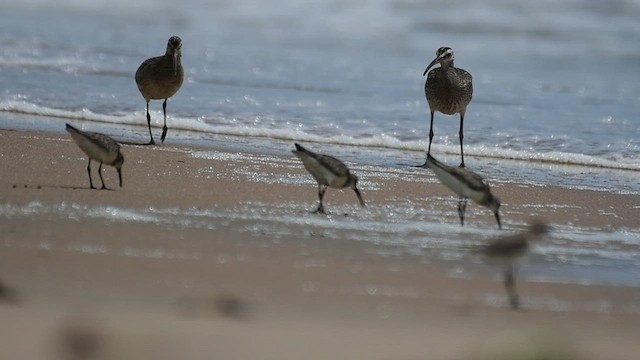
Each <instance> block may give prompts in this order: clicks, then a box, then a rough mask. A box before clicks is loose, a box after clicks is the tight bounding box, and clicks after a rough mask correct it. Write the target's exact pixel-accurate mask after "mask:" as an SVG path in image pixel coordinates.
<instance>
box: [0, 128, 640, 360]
mask: <svg viewBox="0 0 640 360" xmlns="http://www.w3.org/2000/svg"><path fill="white" fill-rule="evenodd" d="M0 148H1V150H2V151H1V152H0V168H1V169H2V171H3V174H2V176H1V177H0V205H2V206H9V205H11V206H18V207H20V206H21V207H22V208H23V209H24V208H29V207H28V206H27V205H29V204H38V206H40V205H43V206H47V205H50V206H58V207H60V206H61V204H64V206H69V207H70V208H73V207H74V206H75V207H78V206H84V205H86V206H88V207H89V208H90V207H91V206H98V205H100V206H112V207H113V208H114V209H120V208H124V209H140V208H148V207H155V208H172V209H178V211H179V210H180V209H193V208H196V209H198V208H205V209H207V208H212V207H215V208H219V209H226V208H229V209H236V208H245V207H247V206H249V207H250V204H252V203H257V202H259V203H260V204H263V205H264V204H267V205H266V206H269V204H273V206H277V205H278V204H281V203H291V202H297V203H300V204H304V205H305V206H308V208H309V210H311V209H313V208H314V207H315V206H316V201H317V198H316V196H317V192H316V188H315V186H310V185H309V184H304V185H300V184H290V183H277V182H275V183H274V182H260V181H252V180H251V179H250V177H251V174H258V173H259V174H282V173H283V172H291V173H292V174H296V175H304V174H306V172H305V170H304V169H303V168H302V166H301V165H300V164H299V162H298V161H297V160H296V159H295V158H293V155H289V154H288V151H285V152H283V154H281V155H276V156H275V157H276V158H279V159H280V160H279V161H278V162H277V163H273V162H271V161H270V160H269V159H271V158H273V157H274V156H273V155H268V156H267V155H264V154H249V153H247V154H240V156H238V157H233V158H219V159H206V158H199V157H194V156H193V155H192V154H193V151H196V150H203V151H205V150H206V151H212V150H215V149H210V148H195V149H194V147H190V146H185V145H177V144H171V143H169V144H166V145H164V146H162V147H146V146H132V145H125V146H124V147H123V153H124V154H125V158H126V160H125V165H124V167H123V175H124V187H123V188H116V185H117V175H116V172H115V170H114V169H113V168H111V167H107V168H106V170H104V178H105V181H106V183H107V186H109V187H111V188H113V189H114V190H113V191H97V190H89V189H88V179H87V174H86V158H85V156H84V154H82V153H81V152H80V150H79V149H78V148H77V147H76V145H75V144H74V143H73V142H72V141H71V140H70V138H69V137H68V136H65V134H49V133H40V132H16V131H4V130H3V131H0ZM225 151H228V150H225ZM356 167H357V165H356ZM95 169H97V165H94V171H95ZM239 169H242V170H244V171H241V172H239V171H238V170H239ZM243 174H244V175H243ZM278 176H279V175H278ZM367 177H368V179H367V181H368V182H369V184H376V186H375V187H373V186H369V187H367V186H366V184H367V183H363V186H362V189H361V190H362V191H363V195H364V198H365V200H366V201H367V204H368V206H376V204H388V203H398V202H402V201H405V199H407V198H411V199H415V201H416V202H417V203H418V205H420V204H426V203H428V202H430V201H431V200H430V198H431V197H445V196H451V194H450V192H449V190H447V189H446V188H444V187H443V186H441V185H439V184H435V183H433V179H434V176H433V175H432V174H431V173H430V172H429V171H423V172H418V171H416V170H411V171H410V173H409V174H408V175H407V177H406V178H403V177H390V176H387V174H385V170H384V169H379V170H377V171H369V172H368V173H367ZM416 177H417V179H416ZM276 178H277V176H276ZM96 181H97V182H96ZM94 184H99V179H98V177H97V175H96V173H95V172H94ZM493 188H494V191H495V192H496V193H498V194H499V195H500V197H501V199H502V202H503V204H505V208H508V211H509V212H508V217H509V221H510V222H512V223H517V222H522V223H526V222H528V221H530V219H531V218H532V217H539V218H544V219H547V220H548V221H550V222H551V223H562V224H566V223H572V224H575V225H576V226H590V227H594V228H601V229H604V230H612V229H617V228H621V227H627V228H637V226H638V225H637V219H639V218H640V207H639V206H638V205H639V204H640V196H637V195H619V194H611V193H607V192H595V191H586V190H571V189H563V188H559V187H552V186H545V187H539V186H531V185H526V184H508V183H504V184H497V185H494V187H493ZM325 201H326V204H325V206H326V207H327V210H328V211H331V210H332V209H339V208H340V207H341V206H342V205H352V204H355V202H356V198H355V195H354V194H353V193H352V192H351V191H350V190H343V191H337V190H329V191H328V192H327V195H326V198H325ZM451 204H452V203H451V202H449V203H442V204H438V205H436V206H451ZM531 204H538V205H541V206H533V207H532V206H531ZM545 204H554V206H544V205H545ZM558 205H560V206H558ZM64 206H62V209H66V208H65V207H64ZM470 206H472V207H473V206H475V207H477V205H470ZM349 209H356V208H355V207H353V208H351V207H349ZM452 210H454V209H452ZM63 211H64V210H63ZM468 211H469V210H468ZM454 213H455V211H453V212H452V215H451V216H450V217H448V218H447V219H443V221H447V222H457V221H458V219H457V216H456V215H455V214H454ZM224 221H225V219H220V222H224ZM468 221H471V222H472V224H473V225H476V226H477V225H481V226H487V227H488V226H494V225H495V223H494V222H495V220H494V218H493V216H492V214H491V213H490V212H489V211H488V210H478V211H472V212H471V213H470V214H469V219H468ZM240 223H241V224H242V222H240ZM246 223H247V224H246V225H247V226H250V225H251V220H246ZM234 224H235V223H234ZM213 225H214V226H212V228H211V229H207V228H189V227H188V226H184V225H181V224H156V223H153V222H145V221H131V222H126V221H108V220H103V219H99V218H89V219H87V218H82V219H76V218H74V217H73V216H71V217H67V216H64V215H52V214H39V213H34V214H32V215H30V214H24V213H23V214H14V215H11V214H7V215H3V217H2V218H0V234H2V243H1V244H0V246H1V249H2V250H1V251H0V281H2V284H3V286H4V289H5V290H4V291H2V292H0V295H2V294H5V295H2V296H1V299H2V305H0V319H2V320H3V321H1V322H0V348H2V349H3V353H4V356H6V357H7V358H21V359H51V358H54V359H57V358H60V359H63V358H64V359H70V358H71V359H73V358H79V359H83V358H86V359H94V358H95V359H129V358H132V359H133V358H135V359H152V358H153V359H175V358H184V359H210V358H216V359H302V358H304V359H327V358H333V359H402V360H405V359H485V358H496V356H495V354H502V356H505V357H504V358H518V357H517V356H520V355H515V354H516V353H522V352H526V351H538V352H541V351H542V352H543V351H551V352H557V353H559V354H565V355H566V356H565V357H564V358H571V359H575V358H585V359H600V358H611V359H634V358H635V357H636V356H637V348H638V347H637V334H638V333H640V332H639V331H640V310H639V309H640V289H639V288H632V287H614V286H594V285H590V286H585V285H575V284H554V283H541V282H527V281H522V282H519V283H518V288H519V291H520V294H521V296H522V297H523V300H524V305H525V308H524V309H522V310H520V311H512V310H510V309H509V308H508V307H507V306H506V299H504V298H503V295H504V294H503V289H502V285H501V284H500V282H499V281H498V280H497V278H496V276H497V275H496V274H495V273H492V272H485V273H481V274H477V275H476V276H474V277H473V278H472V279H468V278H464V277H463V278H457V277H454V276H451V275H450V270H451V269H450V266H448V265H443V264H440V263H425V262H424V261H422V259H421V258H420V257H419V256H412V255H410V254H399V255H397V256H389V257H384V256H379V255H378V254H376V253H374V252H373V251H371V244H367V243H359V242H346V241H339V240H335V239H328V238H323V237H322V236H321V234H319V235H318V234H314V233H309V234H308V235H307V236H303V237H298V236H287V235H278V236H273V234H269V233H268V232H266V233H262V234H261V233H260V232H257V233H256V232H246V231H242V230H241V229H237V228H234V227H225V226H215V225H217V224H213ZM527 298H533V299H537V301H544V299H546V298H550V299H553V304H556V305H558V307H557V308H554V307H553V306H546V307H542V308H540V307H535V306H531V307H527V306H526V305H527ZM563 304H570V306H567V307H563V306H562V305H563ZM505 354H514V355H505ZM522 357H523V358H524V355H522ZM560 358H562V357H560Z"/></svg>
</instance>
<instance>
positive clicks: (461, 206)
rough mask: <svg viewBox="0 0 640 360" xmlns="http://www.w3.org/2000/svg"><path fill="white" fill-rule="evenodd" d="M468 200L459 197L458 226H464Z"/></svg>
mask: <svg viewBox="0 0 640 360" xmlns="http://www.w3.org/2000/svg"><path fill="white" fill-rule="evenodd" d="M468 200H469V199H467V198H464V197H461V198H460V201H458V216H460V226H464V212H465V211H466V210H467V201H468Z"/></svg>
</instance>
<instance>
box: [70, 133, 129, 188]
mask: <svg viewBox="0 0 640 360" xmlns="http://www.w3.org/2000/svg"><path fill="white" fill-rule="evenodd" d="M66 129H67V131H68V132H69V134H71V137H72V138H73V141H75V143H76V144H77V145H78V146H79V147H80V150H82V151H83V152H84V153H85V154H87V156H88V157H89V164H88V165H87V173H88V174H89V186H90V187H91V188H92V189H95V187H94V186H93V181H92V180H91V160H95V161H98V162H100V166H99V167H98V175H100V181H102V189H106V188H107V187H106V186H105V184H104V179H103V178H102V164H103V163H104V164H107V165H111V166H114V167H115V168H116V170H118V179H119V180H120V187H122V164H123V163H124V156H123V155H122V153H121V152H120V144H118V142H117V141H115V140H113V139H112V138H111V137H109V136H107V135H104V134H100V133H96V132H88V131H82V130H79V129H76V128H75V127H73V126H71V125H69V124H66Z"/></svg>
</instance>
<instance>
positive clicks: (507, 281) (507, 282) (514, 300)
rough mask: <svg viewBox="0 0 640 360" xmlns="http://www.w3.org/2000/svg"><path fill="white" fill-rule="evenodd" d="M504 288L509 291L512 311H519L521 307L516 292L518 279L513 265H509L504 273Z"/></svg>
mask: <svg viewBox="0 0 640 360" xmlns="http://www.w3.org/2000/svg"><path fill="white" fill-rule="evenodd" d="M504 287H505V289H506V290H507V295H508V296H509V304H510V305H511V308H512V309H517V308H519V307H520V299H519V298H518V293H517V292H516V278H515V274H514V268H513V264H509V265H507V268H506V269H505V272H504Z"/></svg>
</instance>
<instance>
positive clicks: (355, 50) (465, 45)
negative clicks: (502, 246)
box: [0, 0, 640, 188]
mask: <svg viewBox="0 0 640 360" xmlns="http://www.w3.org/2000/svg"><path fill="white" fill-rule="evenodd" d="M162 1H164V0H162ZM152 4H153V6H152ZM460 6H462V5H461V4H460V3H458V2H449V1H430V2H421V1H411V0H373V1H367V2H364V3H362V2H357V1H340V2H334V1H327V0H323V1H319V0H318V1H312V2H305V3H304V6H303V4H301V3H299V2H297V1H293V0H285V1H278V2H277V3H273V4H270V5H269V6H264V5H263V4H262V3H261V2H257V1H233V2H228V1H199V0H187V1H184V2H181V3H180V6H177V5H176V4H175V3H174V2H171V1H166V2H165V3H162V2H161V3H160V4H158V2H157V1H153V2H151V1H136V2H130V1H124V0H120V1H115V2H110V3H109V4H108V5H106V4H101V3H100V2H93V1H89V2H82V1H73V0H67V1H61V2H53V1H45V0H31V1H22V0H20V1H14V0H10V1H8V2H7V1H5V2H3V5H0V7H1V8H2V12H1V14H0V20H1V21H0V29H1V30H2V31H1V32H0V34H2V35H0V44H1V45H2V50H0V68H2V75H0V82H1V83H2V87H3V90H4V91H3V92H2V93H1V94H0V109H1V110H2V112H3V115H2V116H0V118H2V122H1V124H3V125H2V126H3V127H13V126H21V125H17V124H13V123H14V122H19V121H21V120H20V119H17V120H16V119H13V118H11V114H16V113H22V114H28V115H29V117H30V118H33V119H34V120H33V123H32V125H31V126H32V127H35V128H39V127H40V122H39V120H38V118H37V116H38V115H48V116H60V117H64V118H72V119H73V121H74V122H77V123H80V125H82V126H85V127H86V128H93V127H95V124H94V122H106V123H114V124H131V125H134V124H135V125H137V126H139V127H138V128H136V129H135V131H133V135H131V136H136V137H139V138H140V139H145V138H146V132H145V130H144V126H145V119H144V101H143V99H142V97H141V96H140V94H139V93H138V90H137V88H136V85H135V82H134V80H133V74H134V73H135V70H136V69H137V67H138V65H139V64H140V63H141V62H142V60H144V59H146V58H148V57H151V56H156V55H160V54H162V53H163V52H164V49H165V47H166V39H167V38H168V37H169V36H170V35H173V34H178V35H180V36H181V37H182V39H183V43H184V45H183V61H184V65H185V68H186V74H187V79H186V81H185V84H184V86H183V88H182V89H181V90H180V92H179V93H178V94H177V95H176V96H175V97H174V98H172V99H171V100H170V101H169V116H170V119H169V126H170V128H171V129H172V130H175V129H183V130H197V131H200V132H204V133H205V134H223V135H236V136H241V137H252V136H261V137H267V138H278V139H285V140H297V141H314V142H323V143H329V144H344V145H353V146H358V147H362V146H367V147H377V148H382V149H389V148H390V149H397V150H414V151H420V150H422V151H423V150H424V149H425V148H426V134H427V132H428V107H427V104H426V101H425V98H424V91H423V86H424V78H423V77H422V72H423V70H424V68H425V67H426V65H427V64H428V63H429V62H430V61H431V60H432V59H433V57H434V55H435V50H436V49H437V48H438V47H439V46H442V45H449V46H451V47H452V48H453V49H454V51H455V52H456V64H457V66H459V67H462V68H465V69H467V70H468V71H470V72H471V73H472V74H473V76H474V99H473V101H472V103H471V105H470V107H469V109H468V111H467V119H466V121H465V125H466V126H465V144H466V147H465V150H466V153H467V154H468V155H469V156H473V155H477V156H483V157H491V158H497V159H517V160H519V161H525V162H529V161H531V160H545V161H551V162H554V163H570V164H581V165H586V166H604V167H608V168H615V169H636V170H640V147H639V143H638V139H639V138H640V108H639V107H638V100H640V84H638V82H637V81H636V79H635V78H634V77H633V76H630V74H636V73H640V61H639V60H640V35H639V34H640V25H639V24H638V22H637V21H636V19H637V18H638V16H640V2H638V1H621V0H620V1H614V2H608V3H607V5H606V6H605V5H600V4H599V3H597V2H593V1H588V0H580V1H570V2H563V3H562V4H557V3H555V2H550V1H540V2H535V3H518V2H516V3H513V2H505V1H501V0H494V1H491V2H488V3H484V4H477V5H472V6H471V7H470V8H469V9H468V11H460V9H459V7H460ZM464 6H467V5H464ZM151 108H152V110H153V114H152V116H153V121H154V124H155V125H156V126H161V116H162V114H161V103H160V102H158V101H156V102H152V105H151ZM435 125H436V137H435V140H434V152H436V153H443V152H445V153H450V154H457V153H458V151H459V150H458V136H457V133H458V118H457V117H456V116H452V117H449V116H445V115H442V114H437V115H436V121H435ZM57 127H59V125H57V126H56V128H57ZM116 128H117V127H116ZM157 130H158V129H156V131H157ZM115 134H118V132H117V131H116V132H115ZM169 134H170V135H169V136H170V137H172V136H173V135H172V134H171V132H170V133H169ZM602 186H605V187H609V188H615V184H613V185H607V184H602Z"/></svg>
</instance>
